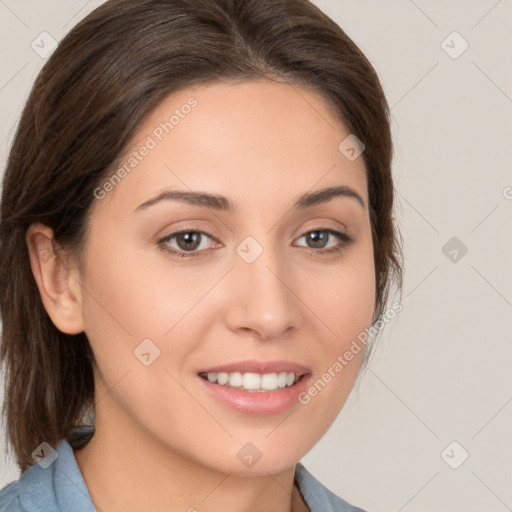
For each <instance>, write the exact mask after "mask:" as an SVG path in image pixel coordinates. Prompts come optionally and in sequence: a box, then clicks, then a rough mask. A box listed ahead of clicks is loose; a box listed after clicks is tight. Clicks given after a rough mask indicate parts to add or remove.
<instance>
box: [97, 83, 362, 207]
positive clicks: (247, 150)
mask: <svg viewBox="0 0 512 512" xmlns="http://www.w3.org/2000/svg"><path fill="white" fill-rule="evenodd" d="M349 135H350V133H349V132H348V131H347V129H346V128H345V127H344V126H343V125H342V124H341V123H340V122H339V121H338V120H337V116H336V114H335V113H334V112H333V110H332V108H331V106H330V104H329V103H328V102H327V101H326V100H325V99H324V98H323V97H322V96H320V95H319V94H318V93H315V92H314V91H312V90H306V89H304V88H301V87H298V86H296V85H291V84H284V83H276V82H271V81H260V82H231V83H213V84H209V85H204V84H203V85H198V86H193V87H188V88H185V89H182V90H180V91H178V92H176V93H174V94H171V95H170V96H168V97H167V98H166V99H165V100H164V101H162V102H161V103H160V104H159V105H158V106H157V107H156V108H155V109H154V110H153V111H152V112H151V114H150V115H149V116H148V117H147V118H146V119H145V120H144V121H143V123H141V125H140V126H139V127H138V129H137V130H136V133H135V135H134V137H133V138H132V141H131V142H130V144H129V147H128V148H127V151H126V152H125V153H124V154H123V155H122V156H121V158H120V161H119V162H118V165H117V167H116V169H114V171H116V170H118V169H121V168H122V167H124V168H125V172H122V173H121V174H122V175H123V179H122V180H121V182H120V183H118V184H116V186H115V187H114V188H115V190H113V191H112V192H110V193H109V197H108V199H109V201H111V200H114V201H115V202H119V201H126V200H128V201H130V202H131V203H132V204H131V206H133V207H136V204H135V203H137V204H139V203H140V202H143V201H145V200H148V199H150V198H151V196H153V195H154V194H155V193H158V192H161V191H162V190H164V189H167V188H180V189H187V188H188V189H193V190H202V191H209V192H212V193H222V194H224V195H230V196H233V197H235V199H234V201H236V202H238V201H240V202H244V203H246V204H250V203H251V201H253V202H254V201H258V200H259V201H260V202H259V204H260V206H261V200H264V201H266V202H269V203H272V202H275V201H276V200H277V201H278V202H281V203H282V201H283V200H284V198H285V197H286V196H288V195H289V196H291V197H296V196H297V195H300V194H303V193H305V192H307V191H309V190H311V189H314V188H319V187H320V185H321V186H323V187H325V186H335V185H347V186H351V187H353V188H356V189H357V191H358V192H359V194H360V195H361V196H362V197H363V199H364V201H365V202H367V200H366V188H367V187H366V173H365V167H364V161H363V158H357V159H356V160H349V159H347V158H346V156H345V155H344V154H343V153H342V152H341V151H340V149H339V146H340V143H342V142H343V141H344V140H345V139H346V138H347V137H348V136H349ZM317 184H318V186H316V185H317ZM109 201H106V202H109Z"/></svg>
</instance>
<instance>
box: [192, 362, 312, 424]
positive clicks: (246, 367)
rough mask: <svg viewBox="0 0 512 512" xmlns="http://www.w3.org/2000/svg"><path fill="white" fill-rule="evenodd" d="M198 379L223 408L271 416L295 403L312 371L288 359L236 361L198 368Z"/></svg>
mask: <svg viewBox="0 0 512 512" xmlns="http://www.w3.org/2000/svg"><path fill="white" fill-rule="evenodd" d="M197 374H198V382H199V383H200V385H201V386H202V388H203V389H204V390H205V391H206V393H207V394H208V395H209V396H211V397H212V398H214V399H215V400H216V401H217V402H219V403H221V404H222V405H224V406H225V407H228V408H230V409H232V410H235V411H236V412H238V413H242V414H249V415H272V414H278V413H280V412H283V411H285V410H287V409H289V408H290V407H294V406H296V405H297V404H298V403H299V401H298V396H299V395H300V393H302V392H304V390H305V389H306V386H307V385H308V381H309V380H310V378H311V372H310V370H309V369H308V368H306V367H305V366H302V365H300V364H297V363H293V362H291V361H254V360H251V361H248V360H246V361H238V362H235V363H229V364H222V365H219V366H211V367H209V368H204V369H201V370H200V371H199V372H198V373H197Z"/></svg>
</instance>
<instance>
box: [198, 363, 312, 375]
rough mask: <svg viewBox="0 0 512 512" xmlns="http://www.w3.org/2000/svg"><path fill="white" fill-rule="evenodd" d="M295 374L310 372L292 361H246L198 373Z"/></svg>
mask: <svg viewBox="0 0 512 512" xmlns="http://www.w3.org/2000/svg"><path fill="white" fill-rule="evenodd" d="M221 372H223V373H234V372H240V373H280V372H286V373H295V374H296V375H299V376H301V375H306V374H308V373H310V370H309V369H308V368H306V367H305V366H302V365H300V364H296V363H293V362H291V361H256V360H245V361H237V362H234V363H228V364H221V365H218V366H212V367H210V368H205V369H203V370H200V371H199V372H198V373H221Z"/></svg>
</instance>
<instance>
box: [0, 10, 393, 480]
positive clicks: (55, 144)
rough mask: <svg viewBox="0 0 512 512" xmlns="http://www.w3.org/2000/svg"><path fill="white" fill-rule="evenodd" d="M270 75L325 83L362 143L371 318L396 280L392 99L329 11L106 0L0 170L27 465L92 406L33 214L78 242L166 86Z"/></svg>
mask: <svg viewBox="0 0 512 512" xmlns="http://www.w3.org/2000/svg"><path fill="white" fill-rule="evenodd" d="M276 77H278V78H280V79H282V80H283V81H286V82H287V83H291V84H297V85H299V86H303V87H310V88H313V89H314V90H315V91H316V92H317V93H319V94H321V95H322V96H323V97H324V98H325V99H326V100H327V101H329V103H330V105H332V107H333V108H334V112H335V114H336V116H337V117H338V119H339V120H340V121H342V122H343V124H344V125H345V126H346V127H347V129H348V130H349V131H350V133H353V134H355V135H356V136H357V137H358V138H359V139H360V140H361V141H362V142H363V143H364V145H365V147H366V148H365V151H364V153H363V158H364V162H365V166H366V172H367V178H368V194H369V198H370V204H369V208H370V215H371V226H372V236H373V241H374V257H375V268H376V308H375V312H374V317H373V322H375V321H377V320H378V319H379V318H381V315H382V314H383V312H384V310H385V307H386V302H387V298H388V291H389V289H390V283H391V282H392V280H393V277H394V278H396V281H397V283H398V284H399V289H401V279H402V277H401V247H400V243H399V240H398V237H399V233H398V231H397V230H396V227H395V224H394V219H393V213H392V207H393V197H394V188H393V181H392V176H391V160H392V152H393V148H392V140H391V133H390V122H389V107H388V104H387V102H386V98H385V96H384V93H383V91H382V88H381V85H380V83H379V80H378V77H377V75H376V73H375V71H374V69H373V67H372V66H371V64H370V63H369V61H368V60H367V59H366V57H365V56H364V55H363V54H362V52H361V51H360V50H359V49H358V48H357V46H356V45H355V44H354V43H353V41H352V40H351V39H350V38H349V37H348V36H347V35H346V34H345V33H344V32H343V30H342V29H341V28H340V27H339V26H338V25H337V24H336V23H335V22H334V21H332V20H331V19H330V18H329V17H327V16H326V15H325V14H324V13H322V12H321V11H320V10H319V9H318V8H317V7H316V6H315V5H313V4H312V3H310V2H309V1H308V0H167V1H164V0H110V1H107V2H106V3H105V4H103V5H101V6H100V7H99V8H97V9H96V10H94V11H93V12H92V13H91V14H89V15H88V16H87V17H86V18H85V19H83V20H82V21H81V22H80V23H79V24H78V25H77V26H76V27H74V28H73V30H71V32H70V33H69V34H68V35H67V36H66V37H65V38H64V39H63V40H62V41H61V42H60V44H59V46H58V47H57V49H56V50H55V51H54V53H53V54H52V56H51V57H50V58H49V59H48V62H47V63H46V65H45V66H44V68H43V69H42V71H41V73H40V74H39V76H38V77H37V79H36V81H35V84H34V86H33V88H32V91H31V94H30V96H29V98H28V100H27V103H26V105H25V108H24V110H23V113H22V116H21V119H20V122H19V125H18V128H17V132H16V136H15V139H14V142H13V145H12V148H11V151H10V154H9V159H8V162H7V168H6V172H5V176H4V179H3V192H2V201H1V210H0V221H1V223H0V305H1V315H2V320H3V334H2V341H1V349H0V362H1V363H2V365H4V366H5V375H6V381H5V402H4V405H3V410H2V414H3V417H4V418H6V433H7V436H8V440H9V442H10V444H11V445H12V447H13V449H14V453H15V456H16V460H17V463H18V465H19V467H20V469H21V470H22V471H24V470H25V469H26V468H27V467H29V466H30V465H31V464H33V463H34V460H33V459H32V456H31V454H32V452H33V451H34V450H35V448H36V447H37V446H38V445H39V444H40V443H42V442H43V441H46V442H48V443H49V444H51V445H53V446H55V445H56V444H58V442H59V441H60V440H62V439H64V438H68V436H69V434H70V432H71V431H72V430H73V428H74V427H75V426H76V425H77V424H79V423H80V422H81V421H83V420H84V418H85V417H86V414H87V413H88V412H89V413H90V412H91V410H93V408H94V380H93V363H94V356H93V354H92V351H91V348H90V345H89V342H88V340H87V337H86V335H85V333H81V334H78V335H66V334H63V333H62V332H60V331H59V330H58V329H57V328H56V327H55V326H54V324H53V323H52V321H51V320H50V317H49V316H48V314H47V313H46V311H45V309H44V307H43V304H42V301H41V298H40V295H39V292H38V288H37V286H36V282H35V280H34V277H33V274H32V271H31V267H30V262H29V253H28V248H27V245H26V241H25V234H26V231H27V228H28V227H29V225H30V224H31V223H32V222H36V221H40V222H43V223H45V224H47V225H48V226H50V227H51V228H52V229H53V230H54V236H55V241H56V243H57V244H58V245H59V246H62V247H66V248H68V249H70V250H71V249H74V250H78V251H79V249H80V247H81V244H82V243H83V241H84V239H85V236H86V233H87V220H88V215H89V212H90V208H91V205H92V202H93V200H94V197H95V196H94V190H95V188H96V187H97V186H98V184H100V183H101V181H102V180H103V179H104V177H105V176H106V175H107V174H109V173H110V172H111V171H112V169H113V165H114V164H115V162H116V161H117V159H118V158H119V155H121V153H122V151H123V150H124V149H125V148H126V145H127V144H128V143H129V141H130V137H131V136H132V135H133V134H134V131H135V129H136V128H137V126H138V125H139V124H140V123H141V121H142V120H143V119H144V118H145V116H147V115H148V114H149V112H150V111H151V110H152V109H153V108H155V107H156V106H157V105H158V104H159V103H160V102H161V101H162V100H163V99H164V98H165V97H166V96H168V95H169V94H171V93H173V92H176V91H178V90H179V89H182V88H185V87H187V86H190V85H195V84H202V83H204V84H206V83H208V82H210V83H211V82H215V81H220V80H234V79H243V80H256V79H274V78H276ZM340 142H341V141H340ZM8 448H9V447H8Z"/></svg>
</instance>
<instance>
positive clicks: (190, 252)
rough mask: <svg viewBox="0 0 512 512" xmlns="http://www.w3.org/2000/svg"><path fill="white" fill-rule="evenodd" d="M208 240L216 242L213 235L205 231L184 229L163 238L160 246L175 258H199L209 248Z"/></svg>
mask: <svg viewBox="0 0 512 512" xmlns="http://www.w3.org/2000/svg"><path fill="white" fill-rule="evenodd" d="M207 239H210V240H214V238H213V236H212V235H210V234H209V233H206V232H204V231H197V230H195V229H182V230H180V231H176V232H174V233H171V234H170V235H169V236H166V237H165V238H162V239H161V240H159V242H158V245H159V246H160V247H161V248H162V249H163V250H164V251H166V252H168V253H170V254H172V255H175V256H180V257H188V256H199V255H200V254H201V253H202V252H204V250H205V249H207V248H208V243H207V242H205V240H207ZM205 246H206V247H205Z"/></svg>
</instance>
